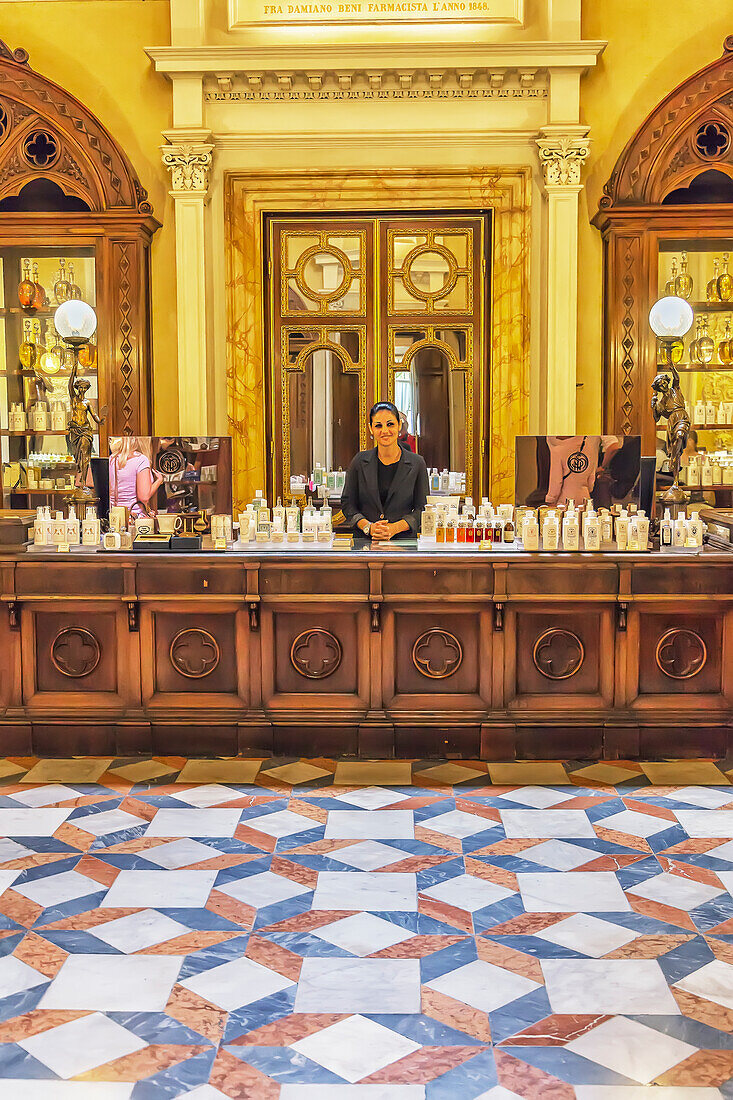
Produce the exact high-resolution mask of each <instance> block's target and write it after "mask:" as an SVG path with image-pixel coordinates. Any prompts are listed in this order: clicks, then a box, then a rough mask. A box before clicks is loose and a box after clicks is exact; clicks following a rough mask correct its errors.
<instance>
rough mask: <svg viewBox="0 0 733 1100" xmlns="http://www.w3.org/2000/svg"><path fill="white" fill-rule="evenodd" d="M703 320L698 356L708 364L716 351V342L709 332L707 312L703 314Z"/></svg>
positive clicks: (702, 361) (698, 343) (698, 342)
mask: <svg viewBox="0 0 733 1100" xmlns="http://www.w3.org/2000/svg"><path fill="white" fill-rule="evenodd" d="M701 320H702V332H701V334H700V336H699V338H698V341H697V357H698V359H699V361H700V362H701V363H704V364H705V365H706V366H707V364H708V363H711V362H712V359H713V355H714V353H715V342H714V340H713V338H712V336H711V335H710V333H709V332H708V318H707V314H703V316H702V318H701Z"/></svg>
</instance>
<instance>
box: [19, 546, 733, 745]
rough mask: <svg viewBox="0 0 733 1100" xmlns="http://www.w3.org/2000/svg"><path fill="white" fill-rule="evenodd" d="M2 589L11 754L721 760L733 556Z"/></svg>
mask: <svg viewBox="0 0 733 1100" xmlns="http://www.w3.org/2000/svg"><path fill="white" fill-rule="evenodd" d="M0 570H2V589H1V593H0V600H1V601H2V604H3V607H2V609H0V752H1V753H2V754H5V755H11V756H12V755H28V754H31V753H34V754H51V755H72V754H76V753H94V754H102V755H110V756H123V755H131V754H135V753H138V752H139V753H150V752H153V753H156V754H161V753H162V754H168V755H188V754H194V755H195V754H201V755H205V754H219V755H232V754H237V753H247V754H260V753H261V754H263V755H267V754H270V753H276V754H289V755H306V756H317V755H328V754H359V755H362V756H368V757H371V756H390V755H393V754H394V755H398V756H410V757H426V756H437V755H440V756H446V755H447V756H460V757H476V756H481V757H484V758H488V759H511V758H513V757H514V756H519V757H528V758H540V759H544V758H552V757H556V758H566V759H575V758H588V757H599V756H605V757H607V758H608V757H619V758H629V757H637V756H641V757H654V756H680V755H688V756H710V755H724V754H725V752H726V751H727V750H728V748H729V745H730V742H731V720H732V719H733V659H732V657H731V654H732V652H733V649H732V645H733V555H731V554H725V553H713V552H707V551H706V552H703V553H701V554H699V555H697V556H689V555H687V554H684V555H682V554H680V555H671V554H670V555H660V554H646V555H626V554H547V555H545V554H524V553H511V554H510V553H480V552H470V553H468V552H460V553H459V552H455V553H450V552H440V553H437V552H436V553H433V554H425V553H418V552H417V551H414V550H410V549H390V550H384V551H377V550H371V549H368V550H359V549H355V550H353V551H351V552H333V551H314V552H310V553H304V552H300V553H297V552H290V553H289V552H287V550H283V551H282V552H278V553H272V552H268V553H259V554H257V553H255V552H251V553H241V554H237V553H227V554H226V555H224V554H218V555H213V554H211V555H196V556H184V555H176V554H145V555H138V556H134V555H131V554H125V555H121V554H96V555H83V556H82V555H70V556H67V555H64V556H63V557H61V556H59V555H35V554H27V555H22V556H18V557H10V556H7V555H5V556H2V557H0Z"/></svg>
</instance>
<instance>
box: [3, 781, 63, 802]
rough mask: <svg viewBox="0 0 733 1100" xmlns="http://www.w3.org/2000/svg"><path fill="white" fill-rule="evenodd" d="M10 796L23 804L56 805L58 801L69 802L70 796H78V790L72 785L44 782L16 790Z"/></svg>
mask: <svg viewBox="0 0 733 1100" xmlns="http://www.w3.org/2000/svg"><path fill="white" fill-rule="evenodd" d="M10 797H11V798H12V799H13V801H14V802H21V803H22V804H23V805H24V806H29V807H30V806H57V805H58V803H59V802H69V801H70V800H71V799H72V798H79V792H78V791H75V790H74V788H73V787H67V786H65V785H64V784H63V783H44V784H43V786H41V787H31V788H29V789H28V790H22V791H16V792H15V794H11V795H10Z"/></svg>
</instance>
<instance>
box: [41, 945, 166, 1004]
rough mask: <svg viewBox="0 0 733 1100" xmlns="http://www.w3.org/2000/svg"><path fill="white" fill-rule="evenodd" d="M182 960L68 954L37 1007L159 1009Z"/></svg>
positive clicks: (155, 956)
mask: <svg viewBox="0 0 733 1100" xmlns="http://www.w3.org/2000/svg"><path fill="white" fill-rule="evenodd" d="M182 962H183V957H181V956H178V955H69V957H68V958H67V959H65V960H64V963H63V965H62V967H61V969H60V970H59V972H58V974H57V975H56V977H55V978H54V980H53V981H52V982H51V984H50V986H49V987H48V989H47V990H46V992H45V993H44V994H43V997H42V998H41V1001H40V1004H39V1008H42V1009H49V1008H64V1009H89V1010H90V1011H98V1012H162V1011H163V1009H164V1008H165V1006H166V1003H167V1001H168V997H169V996H170V992H171V989H172V988H173V984H174V982H175V981H176V979H177V978H178V972H179V970H180V969H181V964H182Z"/></svg>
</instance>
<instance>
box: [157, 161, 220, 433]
mask: <svg viewBox="0 0 733 1100" xmlns="http://www.w3.org/2000/svg"><path fill="white" fill-rule="evenodd" d="M213 148H214V147H213V145H211V144H209V143H208V142H206V141H181V142H173V141H172V142H171V143H170V144H169V145H164V146H163V147H162V148H161V155H162V158H163V164H164V165H165V167H166V168H167V169H168V170H169V171H170V174H171V190H170V192H169V194H170V195H171V197H172V198H173V200H174V203H175V219H176V288H177V293H176V301H177V307H178V430H179V432H182V433H184V434H188V433H193V434H197V433H201V432H206V431H207V430H208V429H209V421H210V415H211V411H212V410H211V400H210V396H209V386H208V382H207V340H206V316H207V310H206V254H205V229H204V208H205V206H206V202H207V199H208V194H209V169H210V168H211V154H212V150H213Z"/></svg>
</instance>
